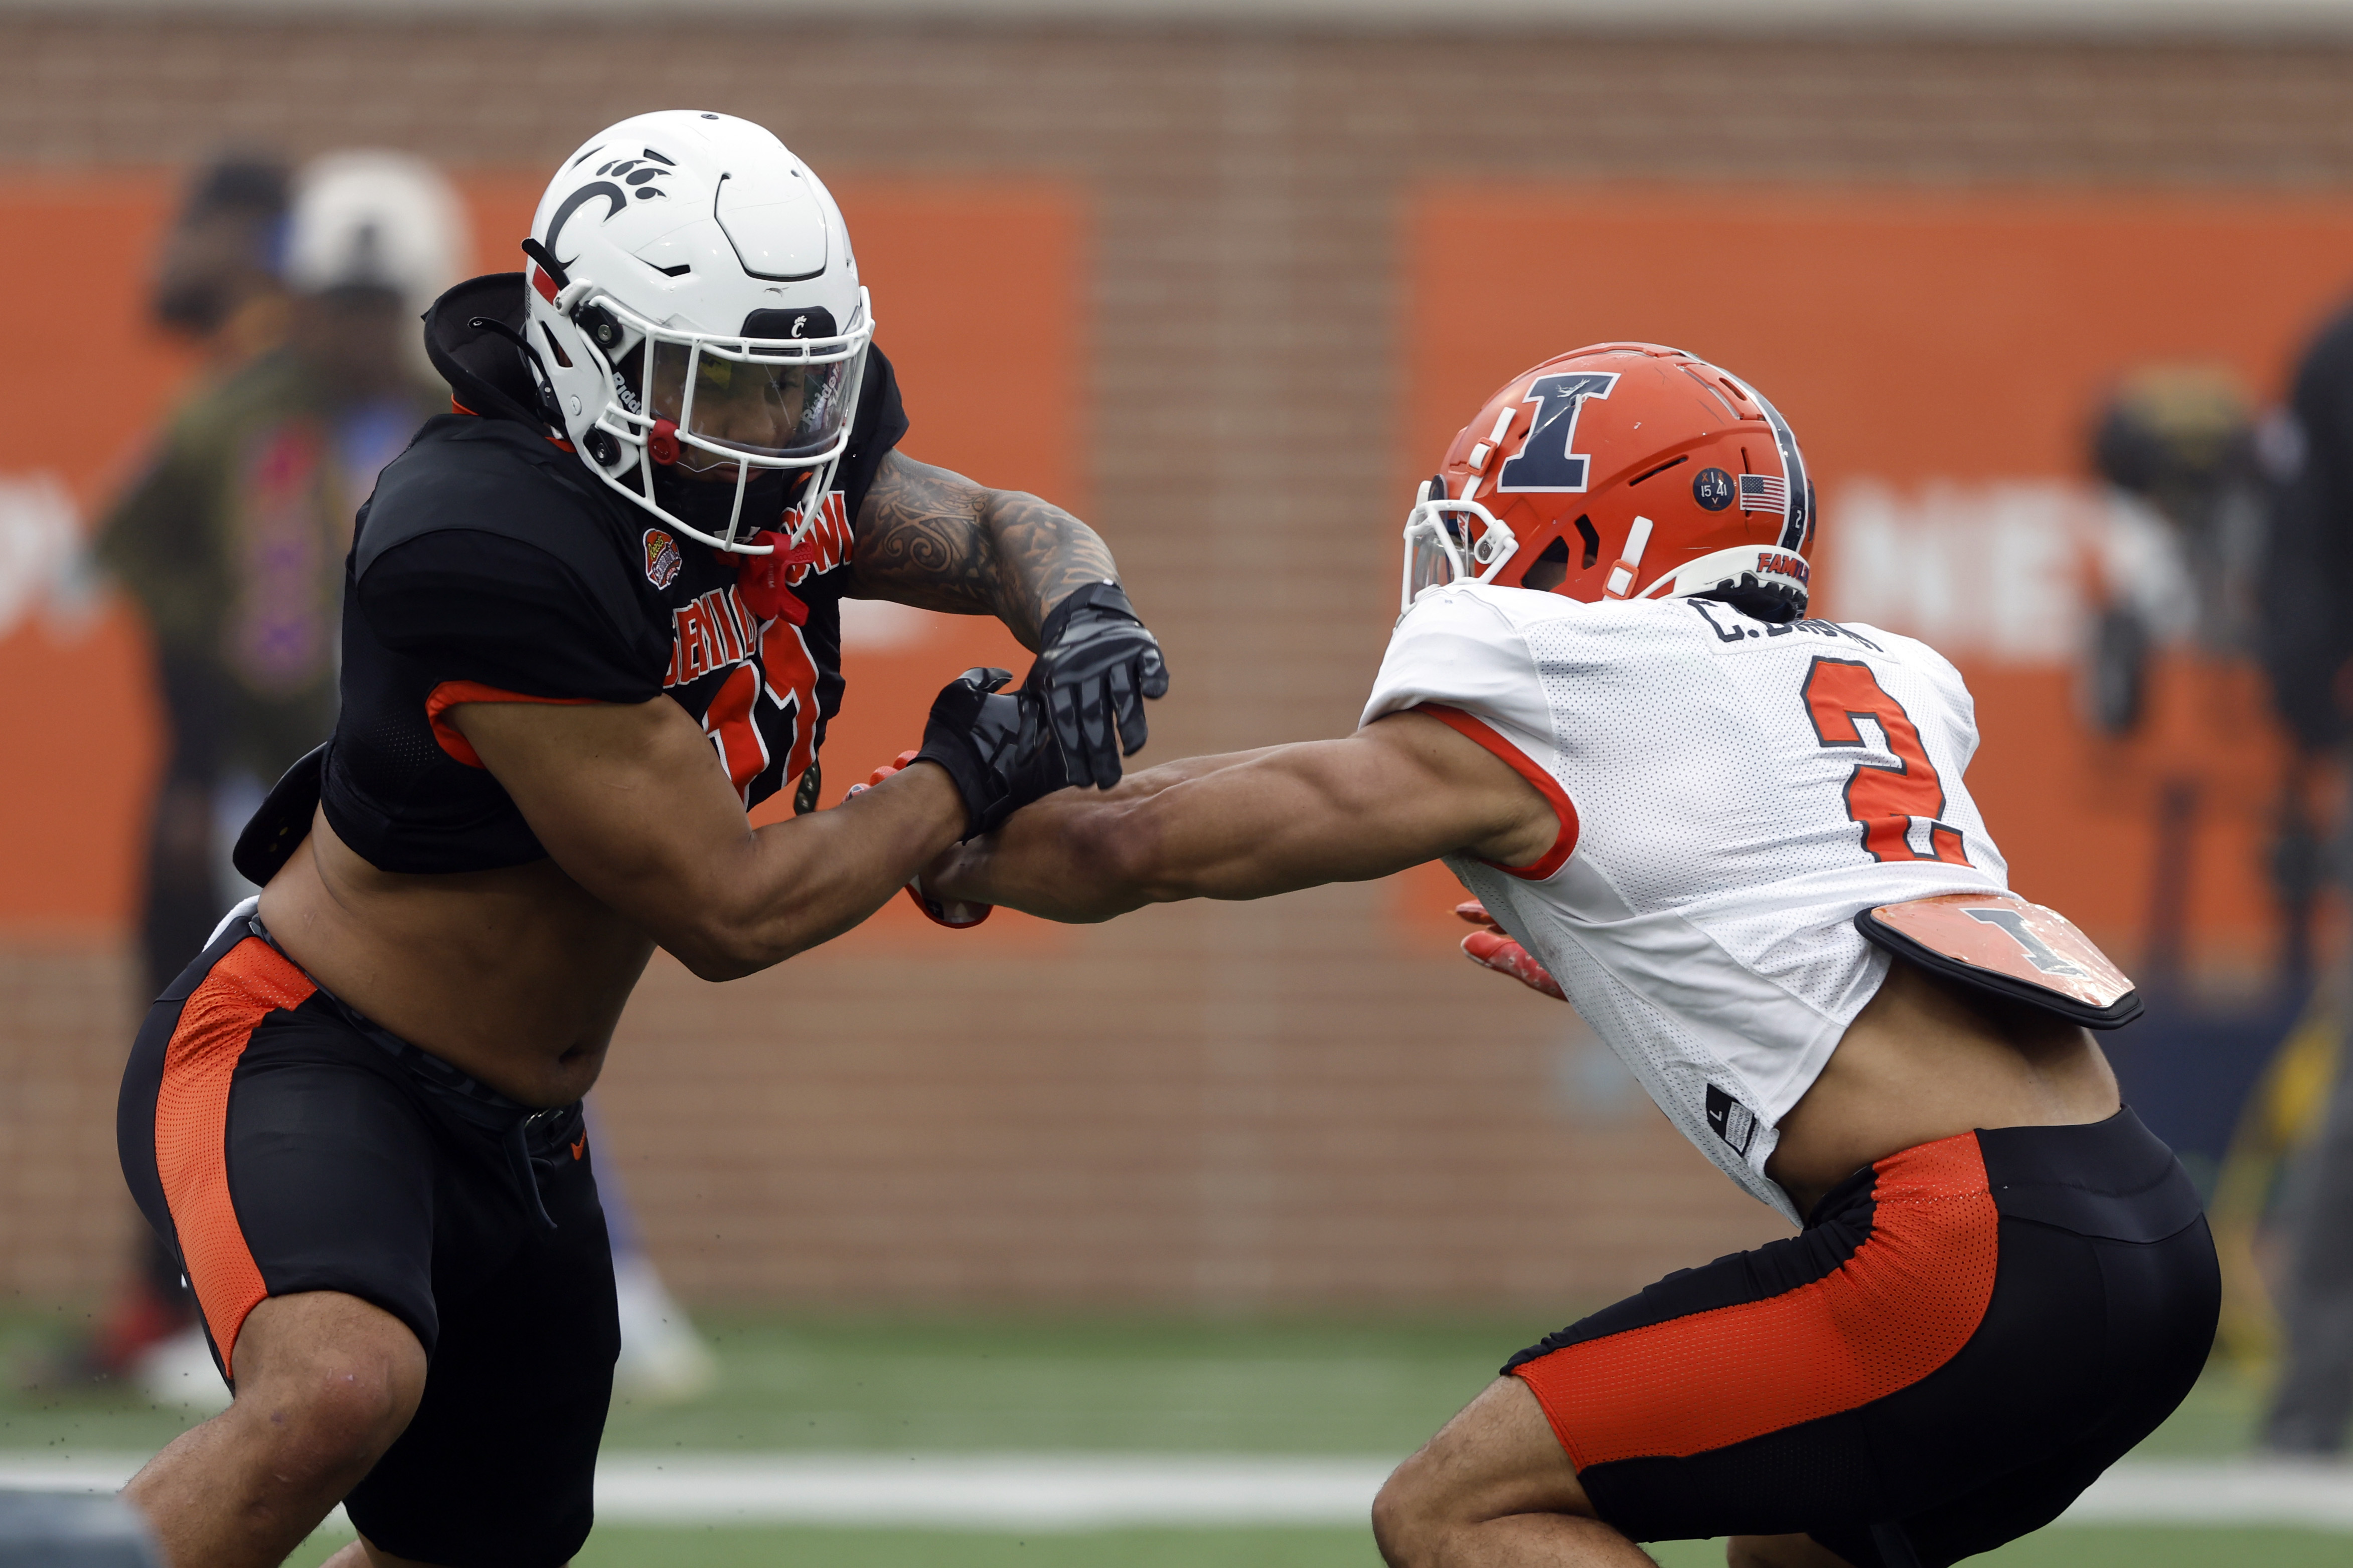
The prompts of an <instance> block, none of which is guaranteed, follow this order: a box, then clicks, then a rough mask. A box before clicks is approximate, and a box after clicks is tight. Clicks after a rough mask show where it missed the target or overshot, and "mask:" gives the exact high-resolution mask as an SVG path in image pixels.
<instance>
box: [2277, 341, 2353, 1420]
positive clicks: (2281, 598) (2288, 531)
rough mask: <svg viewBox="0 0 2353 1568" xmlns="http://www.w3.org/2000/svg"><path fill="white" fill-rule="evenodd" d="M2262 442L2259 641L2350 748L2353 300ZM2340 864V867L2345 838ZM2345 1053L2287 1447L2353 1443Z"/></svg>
mask: <svg viewBox="0 0 2353 1568" xmlns="http://www.w3.org/2000/svg"><path fill="white" fill-rule="evenodd" d="M2263 458H2264V467H2265V468H2266V469H2267V470H2268V472H2269V474H2270V476H2271V478H2272V479H2273V481H2274V496H2275V500H2274V507H2273V516H2272V528H2271V540H2270V548H2269V551H2268V552H2267V560H2266V562H2265V569H2264V571H2263V576H2262V581H2261V599H2262V608H2263V615H2262V619H2261V623H2260V625H2261V628H2262V630H2261V635H2260V636H2259V637H2258V638H2257V639H2256V645H2257V646H2256V651H2257V653H2258V655H2259V657H2260V658H2262V659H2263V666H2264V668H2265V670H2266V672H2267V673H2268V674H2269V675H2270V677H2271V682H2272V690H2273V695H2274V701H2275V703H2276V705H2277V707H2278V709H2279V712H2280V716H2281V717H2282V719H2284V721H2286V723H2287V725H2288V728H2289V730H2290V731H2292V732H2293V734H2294V735H2295V741H2296V744H2297V746H2298V748H2299V749H2300V750H2301V751H2302V752H2305V753H2306V755H2307V756H2308V757H2311V758H2315V759H2317V758H2320V757H2324V756H2326V755H2327V754H2329V753H2331V752H2336V753H2338V754H2340V755H2341V753H2342V751H2343V748H2344V746H2345V744H2346V742H2347V740H2348V717H2353V622H2348V618H2347V616H2346V615H2345V611H2344V605H2343V594H2344V584H2346V582H2347V581H2348V571H2353V311H2348V313H2346V314H2344V315H2342V316H2339V317H2338V318H2337V320H2336V321H2332V322H2330V323H2329V325H2328V326H2327V327H2326V328H2325V329H2323V330H2322V331H2321V333H2320V335H2319V337H2318V338H2317V339H2316V341H2315V342H2314V343H2313V345H2312V347H2311V348H2310V349H2309V350H2307V351H2306V354H2305V358H2304V362H2303V363H2302V364H2301V365H2300V366H2299V367H2298V368H2297V371H2296V375H2295V389H2294V391H2293V393H2292V394H2291V397H2290V403H2289V407H2288V410H2287V414H2286V416H2284V418H2282V419H2280V420H2278V421H2276V422H2274V425H2273V426H2270V427H2268V428H2267V430H2266V432H2265V439H2264V440H2263ZM2333 869H2334V870H2335V872H2336V873H2337V877H2338V879H2340V880H2341V879H2343V878H2344V875H2345V872H2346V870H2347V866H2346V863H2345V856H2344V848H2343V846H2342V845H2341V844H2340V845H2339V847H2338V848H2337V857H2336V864H2335V866H2334V868H2333ZM2339 963H2340V964H2343V963H2347V961H2346V960H2344V959H2340V960H2339ZM2344 994H2346V993H2345V992H2343V991H2342V990H2340V993H2339V995H2340V1001H2339V1009H2340V1015H2341V1013H2342V1009H2343V1002H2342V997H2343V995H2344ZM2342 1026H2343V1025H2342V1022H2341V1021H2340V1029H2341V1028H2342ZM2344 1058H2345V1051H2344V1048H2343V1047H2342V1045H2341V1044H2340V1046H2339V1048H2338V1051H2337V1061H2338V1067H2337V1073H2336V1078H2335V1081H2334V1084H2333V1085H2332V1087H2331V1088H2330V1089H2329V1090H2328V1097H2327V1098H2328V1104H2327V1110H2326V1111H2325V1113H2324V1115H2323V1119H2322V1123H2321V1128H2320V1131H2319V1134H2318V1136H2317V1137H2316V1139H2315V1140H2314V1141H2313V1142H2310V1143H2309V1144H2308V1145H2306V1147H2305V1148H2304V1149H2303V1150H2302V1151H2301V1152H2299V1153H2298V1154H2297V1155H2296V1157H2295V1159H2294V1160H2293V1162H2292V1163H2291V1164H2290V1166H2289V1170H2288V1174H2287V1181H2286V1184H2285V1188H2284V1194H2283V1201H2282V1213H2283V1220H2284V1231H2285V1235H2286V1240H2287V1249H2286V1254H2287V1255H2286V1263H2285V1269H2284V1277H2283V1278H2282V1279H2281V1280H2280V1284H2279V1289H2278V1295H2277V1305H2278V1308H2279V1312H2280V1318H2281V1322H2282V1326H2283V1327H2284V1330H2285V1331H2286V1341H2287V1348H2286V1358H2285V1361H2284V1364H2283V1366H2282V1367H2281V1370H2280V1380H2279V1385H2278V1390H2277V1392H2276V1393H2275V1394H2274V1396H2273V1402H2272V1407H2271V1410H2270V1412H2269V1413H2268V1415H2266V1416H2265V1419H2264V1423H2263V1444H2264V1446H2265V1447H2268V1448H2270V1449H2271V1450H2272V1451H2274V1453H2279V1454H2294V1455H2333V1454H2339V1453H2342V1452H2343V1451H2344V1448H2345V1443H2346V1436H2347V1427H2348V1425H2353V1073H2348V1072H2347V1071H2345V1070H2344V1066H2343V1062H2344Z"/></svg>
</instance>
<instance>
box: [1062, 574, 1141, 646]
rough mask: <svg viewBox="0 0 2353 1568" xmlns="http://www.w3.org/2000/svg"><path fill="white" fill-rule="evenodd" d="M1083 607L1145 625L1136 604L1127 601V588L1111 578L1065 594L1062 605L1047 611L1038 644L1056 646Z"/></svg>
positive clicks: (1083, 585) (1138, 624)
mask: <svg viewBox="0 0 2353 1568" xmlns="http://www.w3.org/2000/svg"><path fill="white" fill-rule="evenodd" d="M1081 610H1097V611H1100V612H1102V613H1103V614H1104V615H1107V616H1117V617H1119V618H1120V619H1122V620H1127V621H1134V623H1135V624H1136V625H1137V626H1142V625H1143V624H1144V617H1143V616H1139V615H1137V614H1136V613H1135V606H1134V605H1131V604H1129V603H1128V602H1127V590H1126V589H1124V588H1122V587H1121V586H1120V585H1119V584H1117V583H1115V582H1113V581H1110V580H1108V579H1106V580H1104V581H1103V582H1101V583H1088V584H1082V585H1081V586H1080V587H1078V588H1076V589H1073V590H1072V591H1071V593H1069V594H1067V595H1063V597H1062V600H1061V602H1060V604H1057V605H1055V606H1054V607H1053V608H1052V609H1050V610H1049V611H1047V612H1046V618H1045V620H1044V621H1043V622H1041V623H1040V624H1039V627H1038V646H1039V647H1053V646H1054V644H1055V642H1056V641H1058V640H1059V639H1060V637H1061V635H1062V633H1063V632H1064V630H1066V629H1067V628H1068V627H1069V626H1070V624H1071V616H1075V615H1077V614H1078V613H1079V612H1080V611H1081Z"/></svg>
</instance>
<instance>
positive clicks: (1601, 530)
mask: <svg viewBox="0 0 2353 1568" xmlns="http://www.w3.org/2000/svg"><path fill="white" fill-rule="evenodd" d="M1813 538H1814V490H1813V484H1812V482H1811V481H1810V479H1808V478H1807V476H1806V463H1805V459H1804V458H1802V457H1800V456H1799V452H1798V438H1797V437H1795V436H1794V435H1792V434H1791V433H1790V431H1789V425H1788V421H1787V420H1785V419H1783V418H1782V417H1781V416H1780V414H1779V413H1778V411H1776V410H1775V408H1774V407H1773V405H1771V404H1769V403H1767V402H1766V401H1765V399H1764V398H1763V397H1761V396H1759V395H1757V390H1756V389H1755V388H1754V387H1751V386H1749V385H1748V384H1746V383H1745V382H1743V381H1741V380H1740V379H1739V378H1738V377H1736V376H1735V375H1732V374H1728V373H1727V372H1725V371H1723V370H1720V369H1718V368H1717V367H1716V366H1715V365H1712V364H1710V363H1707V362H1706V361H1705V360H1703V359H1697V358H1694V356H1692V355H1690V354H1687V353H1683V351H1682V350H1680V349H1670V348H1662V347H1661V346H1660V345H1658V344H1656V343H1596V344H1594V345H1593V346H1592V347H1590V348H1582V349H1578V350H1577V351H1576V352H1575V353H1566V354H1562V355H1561V356H1560V357H1558V358H1557V359H1549V360H1546V361H1545V363H1542V364H1540V365H1537V366H1536V367H1535V369H1533V370H1528V371H1523V372H1522V373H1521V374H1518V375H1515V376H1514V377H1513V378H1512V379H1511V380H1510V381H1508V382H1505V383H1504V385H1503V387H1502V389H1501V390H1499V391H1498V392H1497V393H1496V394H1495V395H1493V397H1490V398H1489V399H1488V400H1487V402H1486V405H1485V406H1484V407H1482V408H1481V409H1480V410H1479V413H1478V415H1477V416H1476V417H1474V418H1473V419H1472V421H1471V423H1470V424H1468V425H1466V426H1463V427H1462V430H1461V434H1459V435H1457V436H1456V437H1454V444H1453V445H1452V446H1451V447H1448V448H1447V452H1446V462H1445V466H1444V467H1443V468H1441V469H1440V472H1439V473H1438V474H1437V476H1436V477H1434V478H1432V479H1430V480H1428V481H1427V482H1425V483H1424V484H1423V485H1422V487H1421V489H1420V490H1419V493H1418V494H1417V495H1416V497H1415V501H1414V508H1413V510H1412V511H1411V512H1410V513H1409V515H1408V516H1407V518H1406V525H1405V545H1406V558H1405V583H1404V593H1403V603H1404V605H1405V606H1408V607H1409V606H1410V605H1412V604H1413V601H1414V597H1415V595H1418V594H1419V593H1420V592H1421V591H1422V590H1423V589H1425V588H1428V587H1430V586H1433V585H1434V584H1440V583H1451V582H1462V581H1471V582H1480V583H1494V584H1501V585H1502V586H1504V587H1507V588H1534V589H1538V590H1549V591H1550V592H1553V593H1556V594H1566V595H1568V596H1569V597H1570V598H1572V599H1584V600H1588V601H1597V602H1598V601H1600V600H1604V599H1656V598H1677V597H1685V596H1694V595H1704V596H1707V597H1710V598H1719V599H1724V600H1726V601H1727V602H1729V603H1731V604H1733V605H1736V606H1737V607H1739V608H1740V609H1742V610H1745V611H1746V612H1748V613H1749V614H1750V615H1753V616H1757V617H1758V618H1759V619H1761V620H1767V621H1794V620H1797V619H1799V618H1800V617H1801V616H1804V615H1805V613H1806V590H1807V584H1808V583H1809V582H1810V579H1811V577H1812V575H1813V572H1812V568H1810V566H1809V565H1808V564H1807V563H1806V552H1807V551H1808V550H1809V549H1810V548H1811V546H1812V544H1813Z"/></svg>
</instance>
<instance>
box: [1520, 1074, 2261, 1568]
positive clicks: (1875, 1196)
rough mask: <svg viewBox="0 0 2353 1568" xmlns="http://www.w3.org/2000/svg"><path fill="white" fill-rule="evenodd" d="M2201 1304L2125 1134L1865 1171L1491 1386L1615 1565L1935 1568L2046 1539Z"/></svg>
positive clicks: (2166, 1191) (2124, 1129) (2185, 1195)
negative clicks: (1540, 1425) (1656, 1550)
mask: <svg viewBox="0 0 2353 1568" xmlns="http://www.w3.org/2000/svg"><path fill="white" fill-rule="evenodd" d="M2220 1302H2221V1285H2220V1277H2219V1273H2218V1270H2217V1268H2216V1264H2215V1259H2214V1248H2213V1243H2212V1240H2211V1237H2209V1235H2208V1232H2207V1227H2206V1222H2205V1219H2204V1216H2203V1215H2202V1214H2201V1213H2200V1205H2199V1200H2198V1194H2197V1192H2196V1190H2195V1188H2194V1187H2192V1186H2191V1184H2190V1183H2189V1177H2188V1176H2187V1174H2185V1173H2183V1171H2182V1169H2181V1166H2180V1164H2179V1163H2178V1162H2177V1161H2176V1160H2175V1159H2174V1157H2173V1154H2172V1152H2171V1151H2170V1150H2168V1148H2167V1147H2166V1146H2165V1145H2164V1144H2163V1143H2162V1142H2159V1141H2158V1139H2157V1138H2156V1137H2155V1136H2154V1135H2152V1134H2151V1133H2150V1132H2149V1131H2147V1128H2145V1127H2144V1126H2142V1124H2141V1123H2140V1121H2139V1120H2138V1119H2137V1117H2135V1116H2134V1115H2133V1113H2132V1112H2131V1111H2130V1110H2124V1111H2121V1112H2119V1113H2118V1114H2117V1115H2116V1116H2115V1117H2113V1118H2111V1119H2109V1120H2108V1121H2102V1122H2097V1123H2093V1124H2090V1125H2086V1126H2078V1127H2026V1128H2006V1129H2002V1130H2000V1131H1978V1132H1973V1133H1965V1134H1962V1135H1961V1136H1958V1137H1955V1138H1947V1139H1943V1140H1941V1141H1939V1142H1934V1143H1926V1144H1923V1145H1921V1146H1919V1147H1917V1148H1914V1149H1907V1150H1905V1151H1903V1152H1900V1153H1896V1154H1893V1155H1890V1156H1889V1157H1887V1158H1886V1159H1883V1160H1881V1161H1879V1162H1878V1163H1876V1164H1874V1165H1872V1166H1871V1167H1869V1168H1868V1169H1865V1170H1862V1171H1859V1172H1857V1173H1855V1174H1854V1175H1853V1176H1852V1177H1851V1178H1849V1179H1848V1180H1847V1181H1846V1182H1845V1183H1843V1184H1841V1185H1840V1186H1839V1187H1838V1188H1836V1189H1835V1190H1833V1191H1832V1192H1831V1193H1830V1194H1828V1195H1826V1196H1825V1197H1824V1198H1823V1199H1822V1201H1821V1203H1820V1205H1818V1207H1817V1209H1816V1211H1815V1213H1814V1214H1813V1215H1811V1216H1810V1220H1809V1222H1808V1224H1807V1226H1806V1228H1805V1229H1804V1230H1803V1231H1802V1232H1800V1233H1799V1235H1797V1236H1795V1237H1789V1238H1788V1239H1787V1240H1783V1241H1777V1242H1773V1243H1770V1244H1768V1245H1767V1246H1765V1247H1758V1248H1757V1249H1755V1250H1754V1251H1750V1252H1741V1253H1735V1254H1733V1255H1731V1256H1730V1257H1726V1258H1717V1259H1716V1260H1715V1262H1713V1263H1710V1264H1708V1265H1706V1266H1705V1267H1704V1268H1691V1269H1685V1270H1683V1271H1681V1272H1679V1273H1675V1274H1671V1275H1669V1276H1668V1277H1667V1278H1665V1279H1662V1280H1660V1281H1659V1282H1658V1283H1657V1284H1655V1285H1652V1286H1650V1287H1649V1288H1648V1289H1644V1290H1643V1291H1641V1293H1640V1294H1639V1295H1636V1296H1633V1297H1631V1298H1630V1299H1628V1300H1623V1301H1620V1302H1619V1303H1617V1304H1616V1305H1615V1306H1612V1307H1609V1308H1605V1309H1604V1310H1601V1311H1599V1312H1597V1313H1595V1314H1594V1315H1593V1316H1591V1317H1589V1318H1587V1319H1585V1320H1583V1321H1580V1322H1577V1323H1575V1324H1573V1325H1571V1326H1570V1327H1568V1328H1567V1329H1564V1330H1562V1331H1559V1332H1558V1333H1556V1334H1553V1335H1551V1336H1549V1337H1548V1338H1546V1340H1544V1341H1543V1342H1541V1343H1538V1344H1535V1345H1533V1346H1531V1347H1529V1348H1528V1349H1527V1350H1525V1351H1523V1352H1520V1353H1519V1354H1518V1355H1516V1356H1514V1357H1513V1358H1512V1359H1511V1361H1510V1362H1509V1363H1506V1364H1505V1366H1504V1372H1505V1373H1507V1374H1509V1375H1512V1376H1515V1377H1517V1378H1519V1379H1520V1380H1521V1381H1523V1382H1524V1383H1525V1384H1527V1386H1528V1387H1529V1389H1530V1390H1531V1391H1533V1392H1534V1393H1535V1396H1536V1398H1537V1401H1538V1402H1539V1403H1540V1404H1541V1405H1543V1406H1544V1411H1545V1415H1546V1417H1547V1419H1548V1420H1549V1421H1550V1422H1551V1425H1552V1428H1553V1431H1554V1433H1555V1435H1556V1436H1558V1438H1559V1439H1560V1442H1561V1446H1562V1447H1563V1448H1564V1449H1566V1450H1567V1454H1568V1457H1569V1458H1570V1460H1571V1462H1572V1463H1574V1464H1575V1465H1576V1466H1577V1475H1578V1479H1579V1480H1580V1482H1581V1483H1582V1484H1583V1486H1584V1488H1585V1489H1586V1493H1587V1496H1588V1498H1590V1499H1591V1500H1592V1501H1593V1504H1594V1506H1595V1508H1596V1510H1598V1511H1599V1514H1600V1515H1601V1517H1602V1518H1603V1519H1604V1520H1605V1521H1608V1522H1609V1523H1610V1524H1612V1525H1615V1526H1617V1527H1618V1528H1619V1529H1620V1530H1621V1531H1624V1532H1625V1533H1626V1534H1627V1535H1628V1536H1629V1537H1630V1538H1632V1539H1634V1540H1636V1541H1671V1540H1688V1539H1695V1538H1701V1537H1710V1536H1719V1535H1734V1534H1774V1535H1778V1534H1798V1533H1807V1534H1810V1535H1812V1536H1813V1537H1814V1539H1815V1540H1817V1541H1819V1542H1820V1543H1821V1544H1822V1545H1824V1546H1826V1547H1828V1548H1829V1549H1830V1550H1831V1551H1833V1552H1837V1553H1838V1554H1839V1555H1841V1557H1843V1558H1845V1559H1846V1561H1847V1562H1849V1563H1852V1564H1854V1565H1855V1568H1915V1564H1917V1565H1924V1568H1942V1565H1943V1564H1946V1563H1953V1562H1956V1561H1958V1560H1959V1559H1961V1558H1963V1557H1967V1556H1969V1555H1972V1554H1974V1553H1977V1552H1985V1551H1989V1550H1990V1549H1991V1548H1993V1547H1995V1546H1998V1545H2000V1543H2001V1542H2005V1541H2009V1540H2012V1539H2014V1538H2016V1537H2017V1536H2020V1535H2023V1534H2025V1533H2026V1532H2027V1531H2031V1530H2035V1529H2038V1528H2040V1527H2041V1526H2042V1525H2044V1524H2047V1523H2048V1522H2050V1521H2052V1520H2053V1519H2055V1518H2057V1517H2058V1515H2059V1514H2060V1512H2061V1511H2062V1510H2064V1509H2065V1508H2066V1506H2067V1505H2068V1504H2069V1503H2070V1502H2072V1501H2073V1500H2074V1499H2075V1497H2076V1496H2077V1494H2079V1493H2080V1492H2082V1491H2083V1489H2084V1488H2085V1487H2087V1486H2089V1485H2090V1484H2091V1482H2092V1480H2093V1479H2094V1478H2095V1477H2097V1476H2098V1475H2099V1473H2100V1472H2101V1471H2102V1470H2104V1469H2105V1468H2107V1467H2108V1466H2109V1465H2110V1464H2112V1463H2114V1462H2115V1461H2116V1459H2117V1458H2119V1457H2121V1456H2122V1455H2123V1454H2124V1453H2125V1452H2126V1450H2127V1449H2129V1448H2130V1447H2132V1446H2133V1445H2134V1444H2136V1443H2137V1442H2138V1441H2139V1440H2140V1439H2141V1438H2142V1437H2143V1436H2146V1435H2147V1433H2148V1432H2149V1431H2150V1430H2152V1429H2153V1428H2154V1427H2155V1426H2157V1425H2158V1422H2160V1421H2162V1420H2163V1419H2164V1418H2165V1417H2166V1415H2168V1414H2170V1413H2171V1411H2172V1410H2173V1408H2174V1406H2175V1405H2178V1404H2179V1402H2180V1400H2181V1397H2182V1396H2183V1395H2184V1394H2187V1393H2188V1392H2189V1385H2190V1384H2192V1383H2193V1382H2194V1381H2195V1380H2196V1379H2197V1376H2198V1373H2199V1372H2200V1369H2201V1368H2202V1367H2203V1366H2204V1364H2205V1361H2206V1353H2207V1351H2208V1349H2209V1348H2210V1347H2211V1343H2212V1341H2213V1333H2214V1322H2215V1317H2216V1314H2217V1311H2218V1310H2219V1308H2220Z"/></svg>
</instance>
